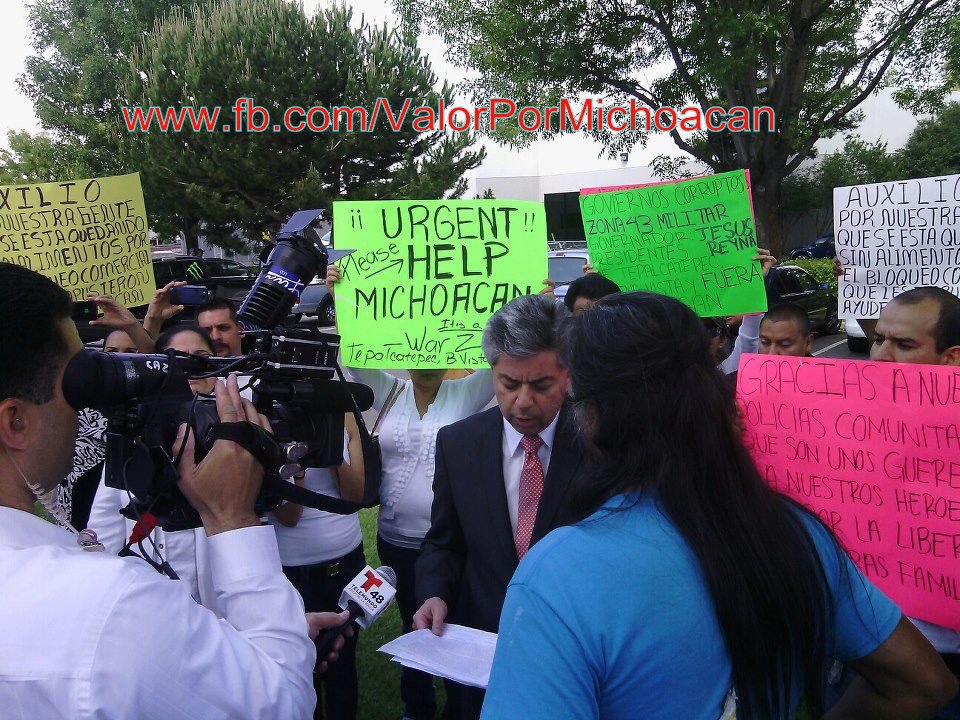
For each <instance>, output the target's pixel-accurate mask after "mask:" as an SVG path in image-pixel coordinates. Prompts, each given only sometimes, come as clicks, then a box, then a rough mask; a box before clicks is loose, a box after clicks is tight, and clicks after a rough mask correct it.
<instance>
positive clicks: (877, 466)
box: [737, 355, 960, 629]
mask: <svg viewBox="0 0 960 720" xmlns="http://www.w3.org/2000/svg"><path fill="white" fill-rule="evenodd" d="M737 400H738V402H739V404H740V410H741V412H742V414H743V420H744V422H745V424H746V433H745V437H744V442H745V444H746V446H747V448H749V449H750V451H751V453H752V455H753V458H754V460H755V462H756V464H757V468H758V469H759V470H760V473H761V474H762V475H763V476H764V477H765V478H766V479H767V482H769V483H770V485H771V486H772V487H774V488H776V489H777V490H779V491H780V492H782V493H784V494H785V495H788V496H790V497H791V498H793V499H795V500H797V501H798V502H800V503H802V504H803V505H805V506H806V507H808V508H810V509H811V510H813V511H814V512H816V513H817V514H818V515H819V516H820V518H821V519H822V520H823V521H824V522H825V523H826V524H827V525H828V526H829V527H830V528H831V529H832V530H833V532H834V533H835V534H836V536H837V538H838V539H839V540H840V542H841V543H842V544H843V546H844V547H845V548H846V550H847V552H848V553H849V555H850V557H851V558H853V560H854V562H856V564H857V566H858V567H859V568H860V570H861V571H862V572H863V574H864V575H866V576H867V577H868V578H869V579H870V580H871V581H872V582H873V583H874V584H875V585H877V587H879V588H880V589H881V590H882V591H883V592H885V593H886V594H887V595H888V596H890V597H891V598H892V599H893V600H894V601H895V602H896V603H897V604H898V605H900V607H901V608H902V609H903V611H904V612H905V613H906V614H907V615H910V616H911V617H916V618H920V619H921V620H927V621H929V622H934V623H937V624H938V625H945V626H947V627H952V628H956V629H960V368H951V367H946V366H934V365H904V364H900V363H874V362H864V361H861V360H832V359H826V358H795V357H778V356H772V355H744V356H743V358H742V360H741V361H740V371H739V374H738V376H737Z"/></svg>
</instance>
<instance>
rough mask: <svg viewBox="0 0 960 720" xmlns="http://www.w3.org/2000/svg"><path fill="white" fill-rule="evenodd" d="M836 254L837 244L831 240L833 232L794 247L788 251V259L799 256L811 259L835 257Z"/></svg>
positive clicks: (794, 258)
mask: <svg viewBox="0 0 960 720" xmlns="http://www.w3.org/2000/svg"><path fill="white" fill-rule="evenodd" d="M836 256H837V245H836V243H835V242H834V241H833V233H830V234H829V235H821V236H820V237H818V238H817V239H816V240H814V241H813V242H812V243H807V244H806V245H801V246H800V247H796V248H794V249H793V251H792V252H791V253H790V259H791V260H796V259H799V258H803V259H807V260H813V259H819V258H831V259H832V258H835V257H836Z"/></svg>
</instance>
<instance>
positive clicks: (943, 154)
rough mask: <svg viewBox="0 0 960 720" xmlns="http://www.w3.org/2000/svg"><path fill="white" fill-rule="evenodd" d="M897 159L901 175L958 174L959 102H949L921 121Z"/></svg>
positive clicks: (959, 147)
mask: <svg viewBox="0 0 960 720" xmlns="http://www.w3.org/2000/svg"><path fill="white" fill-rule="evenodd" d="M899 159H900V168H901V172H902V175H901V177H904V178H918V177H931V176H934V175H954V174H956V173H960V105H958V104H957V103H950V104H949V105H947V106H946V107H944V108H943V110H942V111H941V112H940V113H939V114H938V115H937V116H936V117H933V118H930V119H927V120H921V121H920V123H919V124H918V125H917V127H916V128H915V129H914V131H913V133H911V135H910V138H909V139H908V140H907V144H906V145H904V146H903V147H902V148H901V149H900V158H899Z"/></svg>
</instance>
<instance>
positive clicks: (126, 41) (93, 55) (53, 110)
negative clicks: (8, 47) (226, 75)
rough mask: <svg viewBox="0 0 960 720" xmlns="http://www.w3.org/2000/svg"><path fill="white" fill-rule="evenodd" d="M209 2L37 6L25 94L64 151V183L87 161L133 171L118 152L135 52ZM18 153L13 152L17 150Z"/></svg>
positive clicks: (84, 0)
mask: <svg viewBox="0 0 960 720" xmlns="http://www.w3.org/2000/svg"><path fill="white" fill-rule="evenodd" d="M200 1H201V0H37V2H34V3H32V4H31V5H30V15H29V18H30V20H29V22H30V37H31V44H32V46H33V54H32V55H31V56H30V57H28V58H27V61H26V72H25V73H24V74H23V75H22V76H21V77H20V78H19V80H18V84H19V86H20V89H21V90H22V91H23V92H24V93H25V94H26V95H27V96H28V97H29V98H30V99H31V100H32V101H33V107H34V111H35V112H36V113H37V117H38V118H39V119H40V124H41V126H42V127H43V129H44V130H45V131H46V132H47V133H49V134H50V135H51V136H52V140H51V142H52V144H53V145H61V146H62V147H61V148H59V149H57V150H56V153H55V154H56V157H57V159H58V160H59V159H60V158H62V159H64V161H65V162H67V164H66V165H64V166H62V167H60V166H56V167H57V170H58V177H60V178H62V177H65V176H67V175H68V174H69V173H70V171H71V170H72V169H75V168H74V167H73V164H74V163H76V162H79V163H80V164H81V166H82V167H83V168H84V171H85V172H88V174H92V175H105V174H110V173H119V172H125V171H126V168H125V167H124V165H123V162H122V159H121V158H120V157H119V153H118V135H119V131H120V124H119V118H120V107H121V106H122V105H124V104H125V101H124V98H123V94H122V92H121V90H120V81H119V79H120V78H121V77H122V76H123V74H124V72H125V69H126V65H127V62H128V61H129V58H130V56H131V53H132V51H133V50H134V49H135V48H137V47H139V45H140V43H141V42H142V41H143V38H144V36H145V35H146V34H147V33H148V32H149V31H150V30H151V29H152V28H153V26H154V24H155V23H156V22H157V20H159V19H161V18H163V17H165V16H166V15H167V13H169V12H170V10H172V9H173V8H178V7H186V6H190V5H195V4H197V3H198V2H200ZM11 149H12V148H11Z"/></svg>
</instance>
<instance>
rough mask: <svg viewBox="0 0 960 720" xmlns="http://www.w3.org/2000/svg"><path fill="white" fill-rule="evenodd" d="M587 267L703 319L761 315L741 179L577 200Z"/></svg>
mask: <svg viewBox="0 0 960 720" xmlns="http://www.w3.org/2000/svg"><path fill="white" fill-rule="evenodd" d="M580 210H581V213H582V215H583V228H584V232H585V233H586V236H587V248H588V250H589V252H590V262H591V263H592V264H593V267H594V268H595V269H596V270H597V272H600V273H602V274H603V275H605V276H606V277H608V278H610V279H611V280H613V281H614V282H615V283H617V285H619V286H620V288H621V289H622V290H624V291H629V290H647V291H651V292H657V293H661V294H663V295H670V296H672V297H675V298H677V299H678V300H682V301H683V302H685V303H686V304H687V305H689V306H690V307H691V308H693V309H694V310H696V311H697V312H698V313H699V314H700V315H701V316H704V317H710V316H718V315H738V314H741V313H753V312H761V311H764V310H766V309H767V294H766V290H765V286H764V279H763V273H762V272H761V269H760V263H759V262H757V261H755V260H753V258H754V257H755V256H756V254H757V234H756V230H755V228H754V222H753V206H752V204H751V200H750V178H749V175H748V174H747V172H746V171H744V170H737V171H735V172H729V173H722V174H720V175H710V176H707V177H701V178H694V179H692V180H681V181H678V182H667V183H657V184H654V185H646V186H644V187H638V188H634V189H627V190H618V191H615V192H599V193H590V194H586V193H581V195H580Z"/></svg>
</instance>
